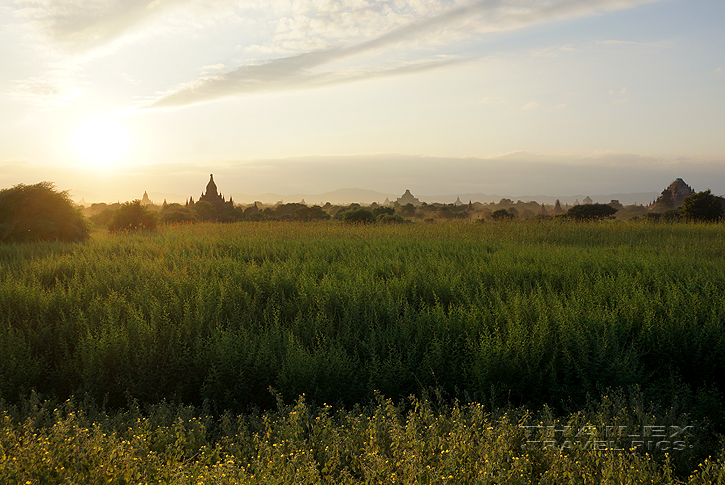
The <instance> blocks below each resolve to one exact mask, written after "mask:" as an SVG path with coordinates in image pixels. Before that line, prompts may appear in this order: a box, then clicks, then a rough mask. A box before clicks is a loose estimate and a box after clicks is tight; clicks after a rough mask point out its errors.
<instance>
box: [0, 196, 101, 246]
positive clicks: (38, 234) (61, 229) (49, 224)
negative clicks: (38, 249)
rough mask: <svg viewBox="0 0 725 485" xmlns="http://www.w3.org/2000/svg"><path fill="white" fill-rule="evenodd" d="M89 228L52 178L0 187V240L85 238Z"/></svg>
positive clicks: (28, 240)
mask: <svg viewBox="0 0 725 485" xmlns="http://www.w3.org/2000/svg"><path fill="white" fill-rule="evenodd" d="M89 235H90V229H89V226H88V223H87V222H86V220H85V218H84V217H83V215H82V214H81V213H80V211H79V210H77V209H76V208H75V207H74V206H73V202H72V201H71V199H70V196H69V195H68V192H67V191H63V192H58V191H57V190H55V186H54V185H53V184H52V183H50V182H40V183H38V184H34V185H24V184H19V185H15V186H14V187H12V188H9V189H3V190H0V242H11V241H12V242H30V241H67V242H73V241H85V240H86V239H88V237H89Z"/></svg>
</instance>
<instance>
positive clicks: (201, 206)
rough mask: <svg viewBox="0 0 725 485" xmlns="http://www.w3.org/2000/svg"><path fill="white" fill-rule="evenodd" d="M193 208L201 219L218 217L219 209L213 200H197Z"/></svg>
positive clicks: (210, 219)
mask: <svg viewBox="0 0 725 485" xmlns="http://www.w3.org/2000/svg"><path fill="white" fill-rule="evenodd" d="M192 210H193V211H194V213H195V214H196V217H197V218H198V219H199V220H200V221H213V220H215V219H216V217H217V211H216V209H215V208H214V206H213V205H212V204H211V202H208V201H206V200H200V201H199V202H195V203H194V206H193V207H192Z"/></svg>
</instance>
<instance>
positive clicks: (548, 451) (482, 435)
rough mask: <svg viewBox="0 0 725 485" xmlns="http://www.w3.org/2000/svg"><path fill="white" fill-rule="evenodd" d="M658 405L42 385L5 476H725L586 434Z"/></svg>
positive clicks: (13, 427)
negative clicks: (222, 395)
mask: <svg viewBox="0 0 725 485" xmlns="http://www.w3.org/2000/svg"><path fill="white" fill-rule="evenodd" d="M649 411H650V409H648V408H646V407H644V406H643V405H641V404H638V402H637V396H636V394H635V395H633V396H632V397H631V400H630V402H626V401H625V402H622V401H621V399H619V398H618V396H612V397H609V396H604V397H603V398H602V400H601V402H600V403H598V404H597V405H596V406H593V407H592V409H591V410H586V411H583V412H577V413H572V414H569V415H567V416H564V417H563V418H562V419H556V418H554V417H553V416H552V415H551V414H550V413H549V412H548V410H547V409H546V408H544V409H542V410H541V411H540V412H538V413H531V412H529V411H527V410H525V409H508V410H501V411H496V412H490V411H489V410H487V409H486V407H485V406H483V405H481V404H480V403H467V404H458V403H453V404H447V403H445V402H441V400H440V399H437V400H433V399H429V398H426V397H423V398H416V397H411V398H409V399H406V400H405V401H403V402H401V403H398V404H397V405H396V404H395V403H394V402H392V401H391V400H390V399H385V398H383V397H382V396H376V398H375V399H374V400H372V401H371V402H370V403H369V404H367V405H364V406H357V407H355V408H353V409H350V410H345V409H341V408H337V409H336V408H333V407H331V406H328V405H319V406H315V405H314V404H312V403H310V402H308V401H307V400H306V399H305V397H304V396H301V397H300V398H298V399H297V400H296V402H295V403H293V404H284V403H282V402H279V403H278V405H277V407H276V409H274V410H269V411H267V412H264V413H263V414H261V415H260V414H258V413H250V414H241V415H233V414H230V413H224V414H221V415H217V416H212V415H210V414H209V413H208V410H207V411H205V410H204V409H201V408H195V407H191V406H180V405H171V404H167V403H161V404H158V405H153V406H148V407H147V409H146V411H145V412H142V411H141V410H140V409H139V407H138V405H136V404H135V403H132V404H131V406H130V407H129V409H128V410H127V411H123V412H115V413H114V412H110V413H109V412H107V411H105V410H103V409H99V408H98V406H96V405H94V404H93V403H92V402H82V403H78V402H75V401H73V400H69V401H66V402H63V403H60V404H57V405H54V404H53V402H52V401H43V400H41V399H40V398H39V397H38V396H37V395H35V394H34V395H31V396H30V398H28V399H26V400H25V401H23V402H22V403H21V406H18V407H9V406H4V405H3V404H2V403H0V482H2V483H8V484H11V483H88V484H101V483H179V484H198V483H215V484H217V483H218V484H256V483H310V484H314V483H341V484H354V483H451V482H452V483H481V482H483V483H512V484H526V483H549V484H570V483H590V482H591V483H676V484H691V485H704V484H709V483H721V481H722V478H723V476H724V475H725V462H724V461H723V459H722V458H719V459H717V458H716V459H713V458H704V459H703V460H702V461H701V462H699V464H698V462H693V461H692V460H691V458H692V455H691V453H689V452H685V453H671V454H670V455H667V456H665V455H664V453H663V452H662V451H657V450H654V451H653V452H651V453H649V454H647V453H645V452H643V451H637V450H630V449H623V450H622V451H613V450H606V451H602V450H598V449H597V447H596V446H595V445H592V444H591V442H590V443H589V444H588V446H587V445H585V444H586V443H587V441H588V440H590V439H591V438H594V439H597V437H596V436H591V435H592V434H594V433H596V432H602V431H604V430H606V429H607V426H608V425H609V424H610V423H615V422H616V424H617V425H618V426H623V427H624V428H625V429H627V430H634V429H642V426H643V425H647V423H662V422H666V421H663V420H662V416H658V417H655V416H653V415H651V414H648V412H649ZM612 412H615V413H617V414H616V415H612ZM658 418H659V419H660V420H659V421H656V420H657V419H658ZM643 419H644V421H643ZM686 423H687V422H686V421H685V422H678V424H680V425H685V424H686ZM549 426H550V427H551V429H556V430H563V429H565V426H570V427H571V429H573V430H575V432H578V431H580V430H585V432H586V433H587V436H586V439H585V440H581V441H584V443H585V444H582V445H581V446H577V447H576V448H573V447H572V448H571V449H567V448H566V447H565V448H564V449H563V451H560V449H559V445H560V444H561V443H565V442H564V440H563V433H562V435H560V437H559V439H557V440H556V441H554V443H555V444H556V448H554V447H553V446H550V447H544V446H541V445H540V444H539V445H537V443H532V441H533V440H535V439H550V437H547V436H545V435H544V436H539V435H538V433H536V432H533V433H531V432H530V431H528V430H532V429H549V428H547V427H549ZM538 427H541V428H538ZM617 429H621V428H617ZM667 429H669V428H667ZM591 430H594V431H591ZM527 431H528V432H529V433H530V434H529V435H528V436H527ZM694 438H695V439H697V436H695V437H694ZM685 439H687V438H686V437H685ZM625 442H626V441H625ZM691 442H693V443H696V441H691ZM598 443H601V442H598ZM585 446H586V448H585ZM683 455H685V456H683ZM720 456H722V453H720ZM688 458H690V459H689V460H688ZM678 472H679V473H678Z"/></svg>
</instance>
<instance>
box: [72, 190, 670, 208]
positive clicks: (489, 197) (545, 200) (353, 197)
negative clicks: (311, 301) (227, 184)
mask: <svg viewBox="0 0 725 485" xmlns="http://www.w3.org/2000/svg"><path fill="white" fill-rule="evenodd" d="M404 192H405V189H403V190H401V191H400V193H399V194H391V193H385V192H378V191H376V190H368V189H357V188H347V189H337V190H333V191H331V192H325V193H322V194H301V193H298V194H277V193H266V194H256V195H253V194H242V193H233V194H231V196H232V197H233V199H234V202H235V203H237V204H252V203H254V202H255V201H260V202H262V203H264V204H276V203H277V202H279V201H283V202H284V203H290V202H301V201H302V200H304V201H305V202H306V203H307V204H308V205H315V204H325V203H327V202H329V203H331V204H335V205H346V204H352V203H353V202H355V203H358V204H365V205H368V204H372V203H373V202H377V203H379V204H380V203H382V202H384V201H385V199H386V198H387V199H389V200H390V201H392V202H394V201H395V200H397V199H398V197H400V196H401V195H403V193H404ZM148 195H149V198H150V199H151V200H152V201H153V202H154V203H155V204H161V203H163V201H164V199H166V201H167V202H169V203H171V202H181V203H183V202H184V201H186V199H187V198H188V196H186V197H184V196H183V195H180V194H171V193H159V192H152V191H150V192H149V193H148ZM225 195H226V194H225ZM413 195H414V196H415V197H417V198H418V199H420V201H421V202H427V203H429V204H430V203H433V202H441V203H445V204H452V203H453V202H455V201H456V198H458V197H460V199H461V201H462V202H463V203H464V204H467V203H468V201H469V200H471V201H473V202H482V203H490V202H496V203H498V201H500V200H501V199H503V198H507V199H511V200H513V201H514V202H516V201H517V200H521V201H523V202H529V201H536V202H538V203H540V204H547V205H549V204H554V203H555V202H556V200H557V199H559V201H561V203H562V204H569V205H571V204H573V203H574V202H575V201H576V200H579V202H581V201H583V200H584V197H586V196H587V195H589V197H591V199H592V200H593V201H594V202H599V203H607V202H609V201H611V200H612V199H616V200H618V201H619V202H620V203H622V204H624V205H632V204H635V203H636V204H643V205H647V204H649V203H650V202H652V201H653V200H655V199H656V198H657V197H658V196H659V195H660V194H659V192H638V193H630V194H604V195H603V194H575V195H567V196H557V195H516V196H513V195H498V194H483V193H461V194H446V195H423V194H417V193H415V192H413ZM71 196H72V197H73V199H74V200H75V201H76V202H80V201H81V199H85V201H86V204H87V205H90V204H91V203H94V202H106V203H111V202H117V201H115V200H104V198H103V197H102V196H101V195H99V194H95V193H90V192H83V191H71ZM142 196H143V191H141V193H140V194H138V196H137V197H135V198H137V199H140V198H141V197H142ZM129 200H130V199H129ZM120 202H125V201H120Z"/></svg>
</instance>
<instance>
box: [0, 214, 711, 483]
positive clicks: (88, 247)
mask: <svg viewBox="0 0 725 485" xmlns="http://www.w3.org/2000/svg"><path fill="white" fill-rule="evenodd" d="M724 236H725V226H723V225H722V224H709V225H698V224H644V223H624V222H615V221H610V222H606V223H591V224H576V223H571V222H569V223H567V222H559V221H549V222H541V223H539V222H533V221H522V222H513V223H499V224H491V223H489V224H470V223H460V224H456V223H449V224H423V223H417V224H411V225H370V226H351V225H346V224H338V223H334V222H327V223H293V222H289V223H281V222H277V223H239V224H230V225H221V224H196V225H189V226H177V227H165V228H162V229H161V230H159V231H158V232H155V233H148V234H137V235H116V236H111V235H107V234H105V233H100V232H98V233H95V234H94V237H93V238H92V240H91V241H90V242H88V243H85V244H62V243H35V244H25V245H12V244H6V245H1V246H0V355H2V358H1V359H0V398H2V399H3V403H2V410H0V413H2V414H0V419H4V422H3V423H2V425H1V426H2V429H0V479H4V481H8V483H12V480H15V479H17V483H24V481H23V480H26V479H29V480H40V482H38V483H41V482H42V479H41V478H40V476H39V475H38V476H36V475H33V473H35V471H34V470H41V469H43V470H45V469H46V468H47V473H48V474H50V473H51V472H52V473H56V472H53V471H52V470H51V468H52V466H54V467H55V468H53V470H55V469H59V467H60V466H63V467H64V470H65V472H64V473H70V472H69V471H68V470H69V469H73V470H80V469H82V468H83V467H82V466H80V465H73V463H75V462H74V461H73V460H75V459H76V458H78V459H79V460H80V459H81V458H80V457H84V458H83V460H85V462H84V463H86V465H83V466H85V467H86V468H87V469H88V470H93V469H94V467H96V468H97V467H98V466H99V464H101V462H102V461H103V460H104V459H106V458H103V456H105V455H104V453H106V452H103V453H101V451H98V453H96V455H94V454H93V452H92V448H93V447H97V448H98V449H99V450H106V451H108V450H111V449H113V450H116V451H114V453H115V455H113V456H116V457H117V463H115V464H114V463H112V462H107V463H106V462H103V463H105V465H104V466H105V467H106V470H108V467H109V466H116V467H117V468H118V470H117V473H116V474H113V473H111V472H109V473H111V474H110V475H108V477H110V478H112V479H115V480H117V482H118V483H124V482H123V481H122V480H121V478H122V477H126V478H124V480H126V482H127V483H137V482H139V481H140V482H144V481H150V482H154V481H160V480H162V479H163V476H164V475H163V473H166V474H171V475H169V477H171V478H168V481H169V482H180V483H197V482H199V481H202V482H204V483H207V482H210V483H211V482H214V481H224V480H225V479H229V480H232V478H229V477H232V476H233V477H237V478H236V479H238V480H248V481H249V482H250V483H253V482H255V481H257V480H259V479H265V480H268V481H275V480H277V481H279V482H281V483H284V482H289V481H295V480H297V481H302V480H303V478H304V477H307V478H308V479H309V481H310V482H314V481H316V480H323V481H329V482H331V483H332V482H337V481H345V480H347V479H348V478H349V480H350V481H368V482H375V483H377V482H379V481H382V482H386V481H390V480H391V474H392V473H396V474H397V475H396V479H398V480H401V481H403V482H411V481H415V480H418V481H419V482H420V483H427V482H431V481H445V480H450V481H454V482H455V481H461V482H468V481H470V480H471V479H475V478H476V477H478V478H480V479H481V480H482V481H486V480H489V481H490V482H495V481H496V480H498V481H507V482H511V481H512V480H514V479H515V480H519V481H521V483H526V482H529V481H544V482H545V483H554V482H560V483H570V482H571V483H580V482H581V481H582V480H585V478H586V477H589V476H597V477H599V478H598V479H597V480H605V479H609V480H612V481H613V482H623V481H626V480H632V481H633V483H638V482H637V480H644V481H649V480H650V479H654V480H656V481H658V480H660V479H661V480H662V481H672V480H673V478H667V477H668V475H667V474H668V473H670V472H672V473H678V475H677V476H678V477H680V478H681V479H683V480H686V479H688V473H689V472H691V471H693V470H694V469H696V468H698V465H699V464H700V463H702V466H701V467H700V468H699V469H700V470H701V472H700V473H698V474H696V475H694V476H693V477H691V480H692V481H693V483H708V482H709V481H712V480H714V478H712V477H714V476H715V475H712V474H717V473H720V474H722V473H723V469H724V468H723V465H722V463H721V462H719V461H717V458H713V460H714V461H713V460H711V461H703V460H705V458H706V457H707V456H708V455H712V456H713V457H716V456H717V454H718V453H720V451H721V449H722V447H721V445H720V444H719V443H718V440H719V436H720V435H719V433H721V432H723V431H724V430H725V414H724V413H723V409H724V408H723V404H724V403H725V399H723V396H722V391H723V390H725V373H723V369H725V332H723V323H724V322H725V291H724V290H725V257H724V256H725V238H724ZM32 392H37V393H39V394H40V396H42V398H38V396H37V394H31V393H32ZM303 394H304V399H302V398H301V397H300V396H302V395H303ZM411 396H417V397H416V398H413V397H411ZM70 398H73V400H72V401H68V402H66V403H65V404H62V403H63V402H64V401H66V400H67V399H70ZM295 403H297V404H295ZM56 406H57V409H56ZM185 406H187V407H185ZM188 406H191V407H188ZM330 406H331V407H330ZM54 409H56V410H55V411H54ZM527 410H531V412H530V413H529V412H528V411H527ZM504 412H506V413H508V414H506V415H505V414H504ZM134 413H136V414H134ZM527 413H528V414H527ZM192 418H193V419H192ZM556 419H560V421H559V423H560V424H561V423H566V422H572V423H576V424H577V426H579V425H582V426H583V425H585V424H587V423H590V424H593V425H595V426H597V429H599V430H600V431H599V432H601V430H603V429H604V428H605V427H606V426H610V425H611V426H620V425H621V426H632V427H634V426H642V425H652V426H660V425H661V426H667V427H671V426H680V427H682V426H685V425H693V431H692V432H690V436H689V441H687V443H686V446H687V448H686V449H685V450H682V451H680V450H678V452H677V453H676V452H675V451H673V450H670V452H669V453H665V451H666V450H664V449H661V450H649V452H648V454H645V451H647V450H645V449H644V448H642V449H637V450H634V451H630V450H629V449H627V450H626V451H623V452H614V451H593V450H592V449H586V450H578V449H570V450H566V449H562V450H557V451H556V453H553V452H552V451H551V450H550V449H547V450H538V449H536V450H533V449H531V447H530V449H529V451H527V450H526V448H521V444H523V443H525V441H526V439H527V438H526V436H525V433H524V428H521V427H519V426H518V425H519V424H522V423H523V424H527V423H544V422H546V424H553V423H554V422H555V421H556ZM561 425H562V426H563V424H561ZM489 428H490V429H489ZM574 428H576V426H575V427H574ZM579 428H581V427H579ZM668 429H669V428H668ZM128 433H131V435H129V434H128ZM195 433H196V434H195ZM396 433H397V434H396ZM456 433H458V434H456ZM467 433H468V434H467ZM141 435H143V436H145V438H144V439H143V440H141V441H139V440H140V439H141V438H134V436H141ZM456 436H457V437H458V438H455V437H456ZM43 439H45V440H46V441H47V443H45V442H43V441H42V440H43ZM54 440H55V441H54ZM56 441H57V443H56ZM620 441H622V440H620ZM624 441H625V442H626V441H627V440H624ZM630 441H631V440H630ZM458 442H461V443H462V444H460V443H459V444H458V445H456V443H458ZM43 443H45V444H43ZM48 443H50V444H48ZM53 443H55V444H53ZM68 443H76V444H77V446H78V447H79V448H78V450H76V451H75V452H72V453H71V452H70V451H69V450H71V448H70V447H71V445H70V444H68ZM78 443H80V444H78ZM396 443H397V444H396ZM558 444H559V443H558V442H557V446H558ZM51 445H52V446H51ZM74 446H75V445H74ZM690 446H691V447H690ZM43 447H45V448H43ZM325 447H327V448H325ZM333 448H334V450H335V451H334V452H333V451H330V450H331V449H333ZM3 450H4V451H3ZM43 450H45V451H49V456H51V457H52V459H53V460H54V461H53V463H54V464H53V465H52V466H51V465H50V464H48V465H47V466H46V465H45V464H43V463H41V462H39V461H38V462H37V463H35V462H32V460H34V459H35V458H37V457H38V456H40V455H39V454H41V455H42V453H44V452H45V451H43ZM265 450H266V451H265ZM285 450H286V451H285ZM446 450H448V451H446ZM215 453H216V454H215ZM265 453H266V454H265ZM401 453H402V454H401ZM106 454H107V453H106ZM169 454H170V455H169ZM411 456H414V457H417V458H415V459H413V458H411ZM376 457H378V458H376ZM383 458H384V459H383ZM377 459H380V460H381V461H380V462H379V463H378V462H376V461H375V460H377ZM63 460H66V461H65V462H64V461H63ZM94 460H95V461H94ZM99 460H100V461H99ZM204 460H207V461H204ZM229 460H232V461H233V463H232V462H230V461H229ZM255 460H256V461H255ZM295 460H296V461H295ZM385 460H387V462H386V461H385ZM411 460H412V461H411ZM135 462H137V464H136V463H135ZM49 463H50V462H49ZM61 463H66V465H62V464H61ZM56 465H57V466H56ZM242 465H244V467H242ZM205 466H207V468H204V467H205ZM212 466H216V468H212ZM486 466H488V467H489V468H486ZM124 467H125V468H124ZM426 467H431V468H426ZM708 467H709V468H708ZM222 469H223V470H226V471H225V472H224V473H225V475H226V477H221V475H219V476H218V477H217V476H216V475H211V473H212V471H214V473H216V472H217V471H218V472H219V473H220V474H221V473H222V471H220V470H222ZM376 470H377V471H376ZM431 470H433V471H431ZM486 470H488V471H486ZM673 470H674V471H673ZM378 471H379V473H381V475H379V476H378V475H376V473H378ZM136 472H138V473H139V474H140V475H138V477H136V476H135V475H134V473H136ZM38 473H40V472H38ZM44 473H45V472H44ZM58 473H60V472H58ZM79 473H80V472H79ZM124 473H125V474H126V475H124ZM290 473H292V474H294V473H300V475H299V476H298V475H290ZM486 473H488V474H489V475H486ZM616 473H619V474H620V475H612V474H616ZM622 473H623V475H622ZM707 473H710V474H711V475H707ZM13 474H14V475H13ZM205 474H206V475H205ZM507 474H508V475H507ZM47 476H48V477H51V475H47ZM52 476H56V477H58V476H59V477H64V476H65V475H52ZM89 476H90V477H91V478H92V479H96V478H97V479H98V480H100V479H101V476H100V475H99V476H98V477H96V476H95V475H94V474H93V473H90V475H89ZM449 476H450V477H452V478H445V479H443V478H441V477H449ZM708 476H709V477H710V478H707V477H708ZM78 477H82V475H78ZM215 477H216V478H215ZM466 477H468V478H466ZM484 477H488V478H484ZM496 477H498V478H496ZM577 477H579V478H577ZM607 477H609V478H607ZM637 477H639V478H637ZM47 480H50V481H47V482H46V483H54V481H57V480H60V479H53V478H48V479H47ZM74 480H81V481H87V480H90V478H89V479H81V478H74ZM698 480H699V481H700V482H698ZM595 481H596V480H595ZM230 483H233V481H230Z"/></svg>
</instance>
